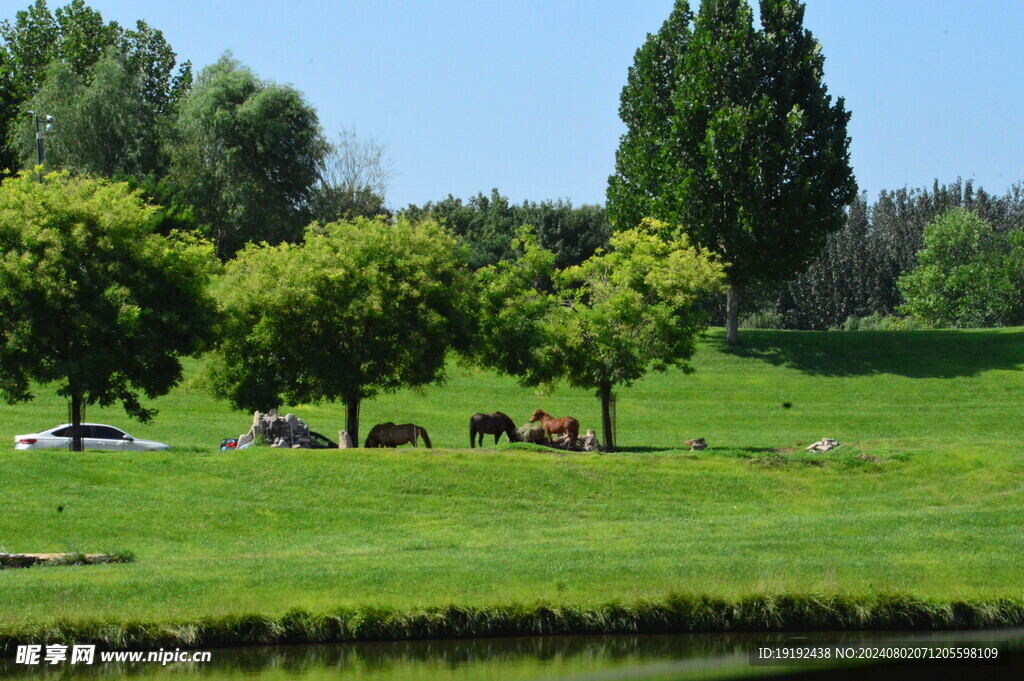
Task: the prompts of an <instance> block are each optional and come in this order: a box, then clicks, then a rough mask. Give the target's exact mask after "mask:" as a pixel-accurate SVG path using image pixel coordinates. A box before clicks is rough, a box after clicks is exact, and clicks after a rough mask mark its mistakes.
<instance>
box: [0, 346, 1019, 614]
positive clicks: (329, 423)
mask: <svg viewBox="0 0 1024 681" xmlns="http://www.w3.org/2000/svg"><path fill="white" fill-rule="evenodd" d="M743 339H744V342H745V344H744V346H743V349H742V350H740V351H737V352H731V351H726V350H724V349H723V348H722V345H721V335H720V334H718V333H715V334H713V335H712V336H710V337H709V339H708V340H707V341H706V342H705V343H704V344H703V346H702V347H701V350H700V354H699V356H698V357H697V358H696V361H695V366H696V368H697V373H696V374H694V375H691V376H684V375H681V374H680V373H674V372H673V373H668V374H664V375H652V376H650V377H648V378H647V379H645V380H644V381H642V382H640V383H638V384H637V385H636V386H634V387H633V388H631V389H625V390H621V391H620V394H619V402H618V430H619V439H620V442H621V443H622V445H623V446H624V447H625V448H628V449H632V450H634V451H632V452H630V453H620V454H614V455H597V454H588V455H564V454H559V453H537V452H532V451H520V450H517V449H509V448H500V449H498V450H496V451H493V450H492V451H479V450H478V451H468V450H466V451H455V450H453V449H447V450H440V451H439V450H434V451H427V450H424V449H419V450H412V449H403V450H397V451H395V450H391V451H363V450H359V451H344V452H341V451H312V452H311V451H277V450H266V449H261V450H247V451H243V452H230V453H221V452H218V451H216V444H217V443H218V442H219V440H220V438H221V437H225V436H231V435H236V434H238V433H239V432H241V431H243V430H245V428H246V426H247V423H248V420H249V419H248V416H246V415H245V414H238V413H232V412H231V411H230V410H229V409H228V408H227V407H226V406H225V405H223V404H222V403H218V402H216V401H213V400H211V399H209V398H208V397H206V396H204V395H203V394H202V393H201V392H200V391H199V390H198V389H197V388H195V387H189V386H186V387H184V388H182V389H179V390H177V391H176V392H175V393H174V394H172V395H170V396H168V397H166V398H163V399H162V400H160V401H159V402H158V406H159V407H160V409H161V414H160V416H159V417H158V418H157V421H156V422H155V423H154V424H152V425H150V426H146V427H132V428H129V430H130V431H131V432H133V434H136V435H137V436H139V437H152V438H156V439H162V440H165V441H168V442H171V443H172V444H174V445H175V446H176V451H173V452H169V453H159V454H138V453H130V454H121V453H100V452H88V453H84V454H71V453H69V452H14V451H13V450H10V449H8V450H7V451H6V452H4V453H3V454H2V456H0V481H2V482H3V490H4V492H3V494H2V495H0V550H4V549H6V550H8V551H60V550H69V549H74V550H81V551H85V552H90V551H103V550H129V551H132V552H134V553H135V554H136V556H137V557H138V561H137V562H136V563H132V564H127V565H104V566H94V567H61V568H34V569H30V570H7V571H3V572H0V594H2V597H0V633H2V630H3V629H4V627H14V626H22V625H32V626H34V625H38V624H43V623H47V622H53V621H56V620H59V619H67V618H70V619H74V620H83V619H98V618H99V619H113V620H125V619H133V620H142V621H169V620H178V621H180V620H187V619H189V618H195V617H197V616H203V615H210V616H219V615H231V614H239V613H261V614H266V615H271V616H279V615H281V614H283V613H285V612H286V611H288V610H290V609H292V608H296V607H297V608H304V609H307V610H311V611H313V612H324V611H326V610H328V609H330V608H335V607H355V606H368V605H376V606H381V607H388V608H397V609H399V610H409V609H416V608H423V607H428V606H432V605H445V604H458V605H465V606H487V605H493V604H507V603H534V602H536V601H537V600H538V599H543V600H545V601H547V602H549V603H555V604H559V603H566V604H578V605H589V604H599V603H604V602H608V601H613V600H618V601H624V602H633V601H636V600H637V599H657V598H662V597H664V596H665V595H666V594H669V593H693V594H710V595H713V596H718V597H722V598H741V597H743V596H746V595H749V594H773V593H780V592H789V593H808V594H847V595H849V594H852V595H869V594H875V593H880V592H881V593H892V592H900V593H905V594H910V595H913V596H916V597H921V598H926V599H940V600H949V599H958V598H967V599H971V598H996V597H1011V598H1017V599H1019V598H1020V597H1021V596H1022V594H1024V575H1022V573H1021V571H1020V569H1019V565H1020V560H1021V557H1022V556H1024V533H1022V532H1021V526H1022V521H1024V448H1022V446H1021V444H1020V442H1021V439H1022V438H1021V436H1022V434H1024V433H1022V431H1024V424H1022V422H1021V419H1020V413H1021V411H1020V406H1021V404H1022V398H1024V372H1021V371H1020V368H1021V364H1022V362H1024V332H1022V331H1021V330H1007V331H980V332H944V331H934V332H903V333H886V332H878V333H846V334H824V333H787V332H767V331H748V332H744V337H743ZM785 403H789V404H790V405H791V406H790V407H788V408H787V407H785V406H784V404H785ZM536 407H543V408H545V409H547V410H548V411H550V412H552V413H556V414H573V415H576V416H577V417H579V418H580V420H581V421H582V423H583V427H584V428H588V427H592V428H595V429H598V430H599V423H598V420H597V414H598V405H597V400H596V399H595V398H594V397H593V396H591V395H587V394H585V393H581V392H578V391H569V390H561V391H559V392H557V393H555V394H554V395H551V396H538V395H536V394H534V393H533V392H532V391H529V390H523V389H520V388H518V387H516V386H515V384H514V382H512V381H509V380H506V379H499V378H496V377H494V376H491V375H489V374H487V373H484V372H480V371H477V370H475V369H466V368H459V367H453V368H452V370H451V377H450V381H449V382H448V384H447V385H446V386H443V387H439V388H430V389H427V390H425V391H423V392H422V393H420V394H415V393H406V394H398V395H392V396H385V397H382V398H380V399H378V400H375V401H373V402H369V403H367V404H366V405H365V407H364V409H363V414H362V423H363V428H364V429H367V428H368V426H369V425H372V423H374V422H376V421H381V420H386V419H390V420H395V421H399V420H401V421H406V420H410V421H414V422H417V423H420V424H422V425H424V426H426V427H427V428H428V429H429V430H430V433H431V436H432V438H433V439H434V441H435V444H436V445H438V446H440V447H443V448H464V447H466V446H467V443H466V440H467V439H468V433H467V432H466V431H467V423H466V422H467V421H468V417H469V416H470V415H471V414H472V413H474V412H475V411H481V410H486V411H493V410H495V409H502V410H503V411H506V412H508V413H510V414H511V415H512V416H513V417H514V418H515V419H516V420H517V421H519V422H521V421H523V420H525V418H526V416H527V415H528V414H529V413H530V412H531V411H532V410H533V409H534V408H536ZM63 408H64V407H63V405H62V404H61V403H60V402H58V401H57V400H56V399H55V398H52V397H49V396H48V395H41V396H40V398H39V399H38V400H37V403H33V404H29V405H23V406H18V407H8V406H4V407H0V435H2V436H3V437H7V438H9V437H11V436H13V435H14V434H15V433H18V432H25V431H30V430H34V429H36V428H42V427H46V426H48V425H52V424H54V423H57V422H58V421H61V420H62V418H61V417H62V415H63V411H62V410H63ZM294 410H295V412H296V413H298V414H299V415H300V416H301V417H303V418H304V419H306V420H307V422H309V423H311V425H312V426H313V427H314V428H315V429H317V430H321V432H331V431H332V429H333V430H335V431H336V430H337V424H339V423H340V422H341V420H342V411H341V410H340V408H338V407H337V406H333V405H322V406H319V407H295V408H294ZM88 417H89V419H90V420H98V421H105V422H113V423H115V424H120V425H127V424H126V419H125V418H123V417H118V416H117V415H116V412H112V413H105V412H104V411H103V410H99V409H97V410H93V411H91V412H90V414H89V415H88ZM823 435H828V436H832V437H835V438H837V439H839V440H840V441H842V442H843V443H844V446H843V447H842V448H840V449H839V450H836V452H834V453H830V454H822V455H809V454H804V453H803V452H802V449H801V448H802V446H804V445H806V444H808V443H810V442H812V441H814V440H816V439H818V438H819V437H821V436H823ZM696 436H703V437H706V438H707V439H708V441H709V442H710V444H711V445H712V448H711V449H709V450H706V451H704V452H697V453H690V452H686V451H680V449H679V445H680V444H681V442H682V440H684V439H686V438H689V437H696Z"/></svg>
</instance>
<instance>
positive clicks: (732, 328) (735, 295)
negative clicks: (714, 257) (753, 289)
mask: <svg viewBox="0 0 1024 681" xmlns="http://www.w3.org/2000/svg"><path fill="white" fill-rule="evenodd" d="M725 342H726V343H728V344H729V345H739V344H740V292H739V289H738V288H737V286H736V284H732V283H730V284H729V291H728V293H726V295H725Z"/></svg>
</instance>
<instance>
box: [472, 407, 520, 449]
mask: <svg viewBox="0 0 1024 681" xmlns="http://www.w3.org/2000/svg"><path fill="white" fill-rule="evenodd" d="M484 433H487V434H488V435H493V436H494V444H498V439H499V438H501V434H502V433H505V434H506V435H507V436H508V441H509V442H515V441H516V424H515V422H514V421H513V420H512V419H511V418H509V416H508V414H503V413H502V412H500V411H496V412H494V413H493V414H473V416H472V418H470V419H469V446H470V448H473V447H475V446H476V436H477V435H479V436H480V446H481V447H483V446H484Z"/></svg>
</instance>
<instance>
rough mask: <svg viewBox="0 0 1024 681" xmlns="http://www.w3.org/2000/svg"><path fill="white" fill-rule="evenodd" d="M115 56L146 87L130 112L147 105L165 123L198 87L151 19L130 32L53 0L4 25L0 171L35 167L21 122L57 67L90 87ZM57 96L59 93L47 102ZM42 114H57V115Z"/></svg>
mask: <svg viewBox="0 0 1024 681" xmlns="http://www.w3.org/2000/svg"><path fill="white" fill-rule="evenodd" d="M111 51H113V52H116V53H117V55H119V57H120V61H121V62H122V66H123V68H124V69H125V71H127V72H128V73H129V74H130V77H131V78H133V79H134V78H138V79H139V81H140V82H139V84H138V87H137V88H136V90H137V92H136V94H137V95H138V98H139V99H138V102H137V103H136V102H131V103H129V106H139V105H142V106H144V107H145V108H146V109H148V110H150V111H152V112H153V114H154V115H155V116H156V117H157V118H163V117H166V116H168V115H170V114H171V112H172V111H173V109H174V107H175V106H176V105H177V103H178V101H180V99H181V98H182V96H184V94H185V93H186V92H187V91H188V89H189V87H190V86H191V82H192V66H191V64H190V63H189V62H187V61H186V62H184V63H183V64H178V62H177V55H176V54H175V53H174V50H173V49H171V46H170V45H169V44H168V43H167V41H166V39H165V38H164V36H163V33H162V32H161V31H159V30H157V29H154V28H152V27H150V26H149V25H148V24H146V23H145V22H143V21H139V22H136V26H135V28H134V29H125V28H123V27H121V26H120V25H118V24H117V22H113V21H111V22H104V20H103V17H102V15H101V14H100V13H99V12H98V11H97V10H95V9H93V8H91V7H89V6H88V5H86V4H85V3H84V1H83V0H72V1H71V2H69V3H68V4H67V5H65V6H64V7H60V8H58V9H57V10H56V11H54V12H51V11H50V10H49V8H48V7H47V5H46V2H45V0H36V1H35V2H34V3H33V4H32V5H30V6H29V7H28V8H27V9H25V10H21V11H19V12H18V13H17V14H16V16H15V18H14V21H13V22H12V21H10V20H7V19H5V20H4V21H2V22H0V95H2V97H0V144H2V146H0V170H2V169H4V168H7V169H12V170H13V169H17V168H18V167H31V166H32V165H34V164H35V157H34V155H33V157H32V159H31V161H30V162H29V163H28V164H27V165H26V164H24V163H22V160H23V159H24V158H25V147H24V145H22V144H19V139H20V136H21V135H23V134H24V129H25V128H26V127H28V126H29V125H30V123H29V122H23V123H21V124H18V123H17V120H18V118H19V117H20V116H22V115H23V114H24V113H25V112H26V109H33V105H28V102H29V101H30V100H32V99H33V98H34V97H35V96H36V94H37V93H39V92H40V90H42V89H43V88H44V86H45V84H46V81H47V79H48V77H49V75H50V74H51V73H52V72H53V66H54V64H56V63H59V64H62V65H63V66H64V69H65V71H66V73H65V79H64V82H66V83H67V82H74V83H75V84H76V87H80V88H88V87H89V86H90V83H91V81H92V79H93V75H94V67H95V66H96V64H97V63H98V62H100V61H101V60H102V59H103V58H104V55H108V54H109V53H110V52H111ZM107 74H108V76H109V71H108V72H107ZM105 87H107V88H109V87H110V86H109V84H108V85H107V86H105ZM133 87H134V83H133ZM101 89H102V88H101ZM57 94H59V93H56V92H53V89H52V88H51V93H50V95H49V96H48V97H47V99H53V98H54V96H55V95H57ZM117 101H118V102H119V103H124V102H125V100H123V99H119V100H117ZM49 103H50V102H48V101H45V100H44V101H41V102H36V103H35V105H34V106H36V107H37V108H36V109H34V110H37V111H39V107H41V106H44V105H46V104H49ZM96 104H97V102H93V105H96ZM40 113H42V114H49V115H54V116H55V117H56V116H57V114H55V113H54V112H52V111H46V110H42V111H40ZM107 113H109V112H107ZM97 115H101V114H99V113H98V114H97ZM62 119H63V116H61V117H60V118H59V119H58V120H59V121H60V123H61V124H63V123H64V121H63V120H62ZM115 120H116V119H115ZM95 124H96V125H101V124H102V123H101V122H99V121H97V122H96V123H95ZM78 125H81V122H79V123H78ZM33 132H34V131H33ZM68 132H70V131H68ZM151 135H152V132H151V133H150V135H147V136H144V137H145V138H146V139H148V138H149V137H150V136H151Z"/></svg>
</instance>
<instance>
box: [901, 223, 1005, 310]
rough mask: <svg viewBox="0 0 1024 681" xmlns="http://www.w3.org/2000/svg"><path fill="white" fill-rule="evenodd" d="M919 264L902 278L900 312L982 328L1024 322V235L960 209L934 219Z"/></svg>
mask: <svg viewBox="0 0 1024 681" xmlns="http://www.w3.org/2000/svg"><path fill="white" fill-rule="evenodd" d="M917 259H918V268H917V269H916V270H914V271H913V272H911V273H909V274H907V275H904V276H903V277H901V278H900V280H899V288H900V292H901V293H902V294H903V297H904V299H905V300H906V304H905V305H903V306H901V308H900V311H901V312H903V313H905V314H907V315H909V316H911V317H913V318H915V319H917V320H919V321H921V322H922V323H924V324H927V325H930V326H946V327H958V328H976V327H987V326H1008V325H1014V324H1019V323H1021V322H1022V321H1024V301H1022V299H1021V293H1022V291H1024V234H1022V233H1021V232H1020V231H1015V232H1009V233H1003V232H998V231H996V230H995V229H994V228H993V226H992V223H990V222H989V221H988V220H985V219H984V218H982V217H981V216H980V215H978V214H977V213H975V212H973V211H969V210H966V209H964V208H954V209H952V210H949V211H947V212H945V213H943V214H942V215H940V216H939V217H938V218H936V219H935V220H933V221H932V222H930V223H928V225H927V226H926V227H925V230H924V247H923V248H922V249H921V250H920V251H918V253H917Z"/></svg>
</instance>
